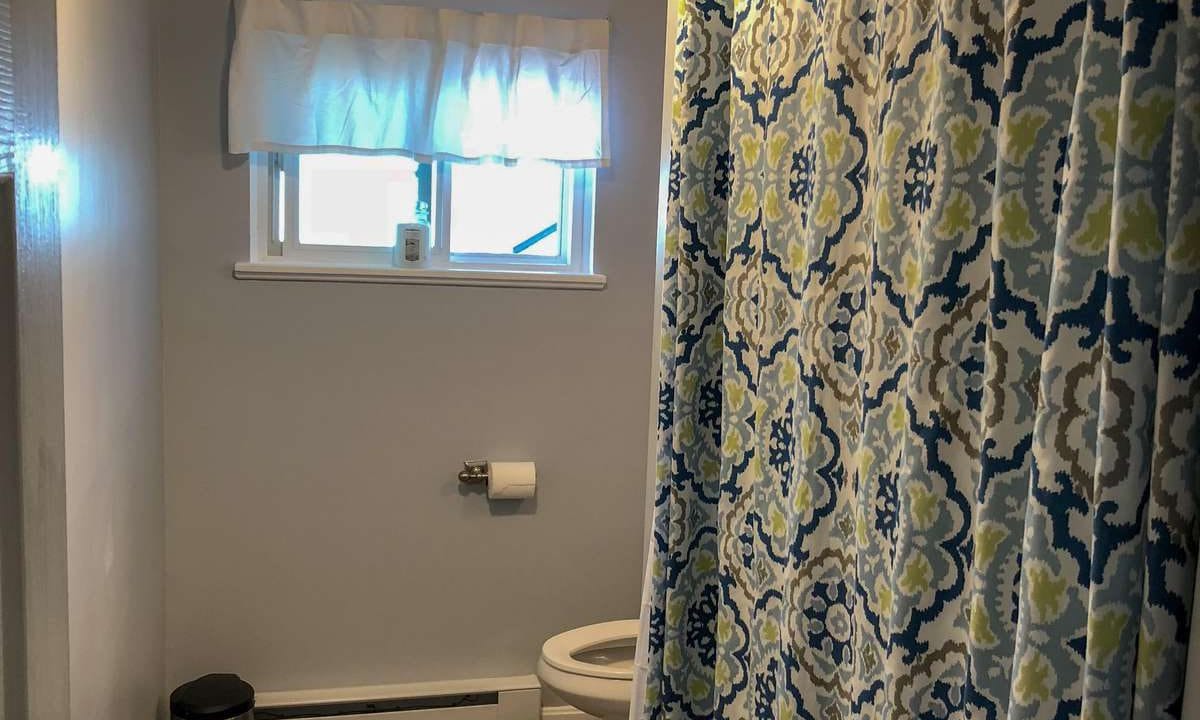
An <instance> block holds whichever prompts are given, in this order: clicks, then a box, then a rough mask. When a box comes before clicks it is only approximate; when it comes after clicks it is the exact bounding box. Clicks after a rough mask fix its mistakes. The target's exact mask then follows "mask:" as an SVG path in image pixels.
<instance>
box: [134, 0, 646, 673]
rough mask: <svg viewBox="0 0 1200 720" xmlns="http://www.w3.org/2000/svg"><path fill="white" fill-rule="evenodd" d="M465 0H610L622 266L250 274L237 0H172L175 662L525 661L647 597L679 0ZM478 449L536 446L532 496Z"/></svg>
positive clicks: (265, 665)
mask: <svg viewBox="0 0 1200 720" xmlns="http://www.w3.org/2000/svg"><path fill="white" fill-rule="evenodd" d="M442 4H449V3H442ZM453 4H454V5H456V6H458V7H461V8H465V9H477V10H481V9H498V10H508V11H524V12H541V13H546V14H557V15H564V14H565V15H573V14H577V15H579V16H605V15H607V16H609V17H610V18H611V20H612V23H613V35H612V56H613V59H612V78H611V86H612V91H613V92H612V115H611V117H612V120H613V128H612V137H613V144H614V164H613V167H612V168H611V169H609V170H605V171H602V172H601V173H600V174H599V177H598V196H597V217H596V232H597V238H596V265H597V269H598V271H599V272H603V273H606V274H607V275H608V277H609V287H608V288H607V289H606V290H604V291H602V292H578V291H575V292H572V291H555V290H517V289H485V288H437V287H417V286H404V285H374V286H372V285H348V284H334V283H299V282H274V283H271V282H262V281H239V280H234V279H233V278H232V277H231V270H232V266H233V264H234V262H236V261H238V260H244V259H246V257H247V253H248V246H249V239H248V229H249V222H250V219H249V198H248V188H249V175H248V169H247V165H246V162H245V158H243V157H231V156H228V155H225V154H223V152H222V150H223V135H222V126H223V117H222V113H223V96H224V85H223V73H224V69H225V65H226V59H227V53H228V43H229V40H230V34H231V30H230V6H229V3H228V2H227V0H173V1H166V0H164V2H161V3H160V4H159V5H158V12H159V13H160V15H159V27H158V42H157V48H158V49H157V72H158V78H157V91H158V103H159V104H158V107H159V116H158V120H159V125H158V131H159V148H160V152H159V165H158V169H159V177H160V189H161V194H160V200H161V214H160V217H161V224H160V232H161V236H162V255H161V270H162V282H163V304H164V353H165V356H164V357H165V363H166V374H165V386H164V387H165V428H166V436H165V453H166V455H165V457H166V516H167V519H166V523H167V526H166V527H167V530H166V533H167V545H166V547H167V563H166V568H167V577H166V601H167V602H166V607H167V680H168V684H169V685H170V684H174V683H175V682H178V681H181V680H184V679H186V678H188V677H190V676H193V675H196V674H198V673H202V672H207V671H212V670H220V669H226V670H234V671H237V672H240V673H242V674H243V675H244V676H245V677H247V678H248V679H250V680H251V681H252V682H253V683H254V684H255V685H256V686H257V687H259V688H260V689H265V690H281V689H295V688H310V687H330V686H342V685H356V684H367V683H383V682H408V681H419V680H427V679H450V678H471V677H485V676H499V675H508V674H518V673H529V672H532V671H533V668H534V663H535V661H536V657H537V653H538V650H539V648H540V646H541V643H542V642H543V641H544V640H545V638H547V637H548V636H550V635H552V634H554V633H557V632H559V631H562V630H565V629H567V628H570V627H574V626H578V625H581V624H585V623H592V622H598V621H602V620H608V619H614V618H623V617H634V616H635V615H636V613H637V610H638V600H639V583H640V577H641V567H640V563H641V554H642V547H641V546H642V525H643V517H644V512H643V502H644V499H645V467H646V452H647V435H648V427H647V417H648V412H649V406H648V403H649V400H650V398H651V394H650V393H651V385H650V361H651V352H650V340H651V327H652V312H653V306H654V302H653V297H652V296H653V283H654V275H655V270H654V248H655V228H656V213H657V191H658V157H659V132H660V131H659V128H660V125H661V122H660V116H661V108H662V84H663V81H662V78H663V75H662V62H663V38H664V37H665V15H666V7H665V6H666V3H665V2H661V1H654V0H578V1H577V2H574V3H570V4H568V3H563V2H561V1H559V2H555V1H554V0H493V1H492V2H487V0H475V1H469V0H466V1H462V2H456V3H453ZM475 457H483V458H491V459H498V460H500V459H526V458H529V459H534V460H536V461H537V462H538V466H539V474H540V480H541V489H540V494H539V497H538V499H537V501H536V503H532V504H527V505H525V506H522V507H519V508H516V509H513V508H503V507H498V506H497V507H489V505H488V503H487V501H486V500H485V499H484V498H483V497H480V496H478V495H471V494H468V495H464V494H463V493H461V492H460V490H459V488H458V487H457V482H456V479H455V473H456V472H457V471H458V469H459V468H460V462H461V461H462V460H465V459H470V458H475Z"/></svg>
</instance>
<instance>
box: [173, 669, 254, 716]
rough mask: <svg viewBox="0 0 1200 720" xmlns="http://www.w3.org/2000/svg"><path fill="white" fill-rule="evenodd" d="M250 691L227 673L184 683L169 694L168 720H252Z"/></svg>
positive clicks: (244, 682)
mask: <svg viewBox="0 0 1200 720" xmlns="http://www.w3.org/2000/svg"><path fill="white" fill-rule="evenodd" d="M253 718H254V688H253V687H251V686H250V683H248V682H246V681H245V680H243V679H241V678H240V677H238V676H237V675H233V674H231V673H214V674H211V675H205V676H204V677H202V678H197V679H195V680H193V681H191V682H189V683H184V684H183V685H180V686H179V687H177V688H175V690H174V692H172V693H171V719H172V720H253Z"/></svg>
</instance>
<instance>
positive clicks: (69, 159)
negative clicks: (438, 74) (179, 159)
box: [57, 0, 163, 720]
mask: <svg viewBox="0 0 1200 720" xmlns="http://www.w3.org/2000/svg"><path fill="white" fill-rule="evenodd" d="M57 12H58V69H59V94H58V99H59V111H60V133H61V146H62V149H63V156H64V158H65V159H66V163H65V170H64V173H63V177H62V189H61V193H60V212H61V227H62V309H63V320H62V325H63V327H62V332H63V371H64V380H63V387H64V414H65V439H66V483H67V487H66V498H67V558H68V567H67V571H68V575H67V578H68V607H69V638H70V708H71V716H72V717H74V718H80V719H83V718H89V719H92V718H94V719H97V720H133V719H135V718H152V717H154V715H155V712H156V710H157V707H158V701H159V697H160V694H161V691H162V688H163V680H162V673H163V653H162V642H163V591H162V577H163V565H162V558H163V550H162V544H163V505H162V434H161V408H162V398H161V384H162V370H161V350H160V348H161V334H160V313H159V292H158V252H157V247H158V242H157V236H156V213H155V209H156V208H155V206H156V201H155V186H154V122H153V98H152V89H153V83H152V78H151V65H150V61H151V48H150V39H151V38H150V22H149V16H150V7H149V4H148V0H57Z"/></svg>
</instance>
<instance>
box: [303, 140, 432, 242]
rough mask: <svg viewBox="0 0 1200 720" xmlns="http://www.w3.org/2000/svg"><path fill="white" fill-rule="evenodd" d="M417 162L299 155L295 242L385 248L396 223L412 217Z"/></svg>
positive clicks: (416, 195) (414, 214) (413, 219)
mask: <svg viewBox="0 0 1200 720" xmlns="http://www.w3.org/2000/svg"><path fill="white" fill-rule="evenodd" d="M419 167H420V164H419V163H417V162H416V161H415V160H410V159H408V158H401V157H376V156H361V155H325V154H322V155H301V156H300V166H299V180H300V183H299V185H300V187H299V192H300V202H299V209H300V218H299V227H298V231H299V238H298V239H299V241H300V243H301V244H304V245H359V246H371V247H391V246H392V244H393V243H394V242H395V239H396V225H397V224H399V223H411V222H417V204H418V198H419V194H420V190H419V183H418V179H417V169H418V168H419Z"/></svg>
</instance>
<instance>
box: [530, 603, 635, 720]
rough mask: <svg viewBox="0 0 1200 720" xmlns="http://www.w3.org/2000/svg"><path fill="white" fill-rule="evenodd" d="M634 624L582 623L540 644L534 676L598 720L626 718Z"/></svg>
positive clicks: (631, 684) (631, 666) (631, 680)
mask: <svg viewBox="0 0 1200 720" xmlns="http://www.w3.org/2000/svg"><path fill="white" fill-rule="evenodd" d="M637 634H638V621H637V620H617V621H614V622H606V623H599V624H597V625H587V626H585V627H581V628H576V629H574V630H568V631H567V632H565V633H562V634H560V635H555V636H554V637H552V638H550V639H549V640H547V641H546V643H545V644H544V645H542V656H541V658H539V659H538V665H537V674H538V677H539V678H540V679H541V681H542V684H543V685H544V686H545V687H547V688H549V689H550V690H552V691H553V692H554V693H556V694H557V695H558V696H559V697H561V698H562V699H563V700H565V701H567V702H568V703H570V704H571V705H572V706H574V707H575V708H577V709H579V710H582V711H583V712H585V713H587V714H588V715H593V716H595V717H598V718H601V720H616V719H620V720H624V719H625V718H628V717H629V701H630V696H631V694H632V693H633V657H634V652H635V648H636V647H637Z"/></svg>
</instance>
